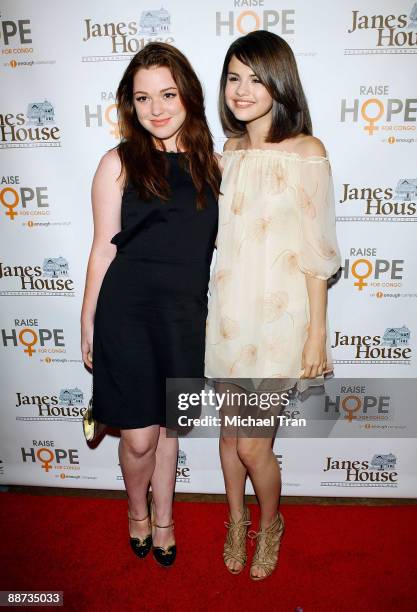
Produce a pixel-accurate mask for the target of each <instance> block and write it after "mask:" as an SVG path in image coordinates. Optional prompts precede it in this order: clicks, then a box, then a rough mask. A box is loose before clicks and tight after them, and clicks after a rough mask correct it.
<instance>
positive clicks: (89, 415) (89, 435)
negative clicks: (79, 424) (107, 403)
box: [83, 385, 106, 442]
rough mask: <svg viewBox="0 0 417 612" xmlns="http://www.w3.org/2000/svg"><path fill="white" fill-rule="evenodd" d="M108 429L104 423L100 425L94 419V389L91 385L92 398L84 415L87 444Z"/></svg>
mask: <svg viewBox="0 0 417 612" xmlns="http://www.w3.org/2000/svg"><path fill="white" fill-rule="evenodd" d="M105 429H106V426H105V425H104V424H103V423H99V422H98V421H96V420H95V419H94V418H93V389H92V385H91V397H90V401H89V402H88V406H87V409H86V411H85V412H84V414H83V431H84V437H85V439H86V441H87V442H94V441H95V440H97V438H98V437H99V436H100V434H101V433H103V431H104V430H105Z"/></svg>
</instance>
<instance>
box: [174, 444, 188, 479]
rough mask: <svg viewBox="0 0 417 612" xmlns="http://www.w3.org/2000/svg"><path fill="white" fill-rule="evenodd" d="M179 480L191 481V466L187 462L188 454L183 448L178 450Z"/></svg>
mask: <svg viewBox="0 0 417 612" xmlns="http://www.w3.org/2000/svg"><path fill="white" fill-rule="evenodd" d="M176 480H177V482H190V481H191V468H190V467H189V466H188V463H187V455H186V454H185V452H184V451H183V450H181V449H180V450H179V451H178V462H177V478H176Z"/></svg>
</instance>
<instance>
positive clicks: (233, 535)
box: [223, 506, 252, 574]
mask: <svg viewBox="0 0 417 612" xmlns="http://www.w3.org/2000/svg"><path fill="white" fill-rule="evenodd" d="M251 524H252V523H251V521H250V514H249V508H247V507H246V506H245V508H244V510H243V513H242V516H241V517H240V519H239V520H238V521H234V520H233V519H232V518H230V520H229V522H225V523H224V526H225V527H227V529H228V531H227V536H226V541H225V543H224V549H223V559H224V562H225V564H226V567H227V569H228V570H229V572H230V573H231V574H240V572H241V571H242V570H243V568H244V567H245V565H246V559H247V558H248V555H247V553H246V533H247V528H248V526H249V525H251ZM232 559H233V560H235V561H237V562H238V563H240V564H241V565H242V569H240V570H232V569H230V568H229V566H228V565H227V562H228V561H231V560H232Z"/></svg>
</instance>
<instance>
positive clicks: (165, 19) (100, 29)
mask: <svg viewBox="0 0 417 612" xmlns="http://www.w3.org/2000/svg"><path fill="white" fill-rule="evenodd" d="M171 33H172V19H171V13H169V11H167V10H166V9H165V8H163V7H161V8H160V9H157V10H154V9H147V10H144V11H142V13H141V14H140V17H139V19H136V18H135V19H132V20H131V21H129V22H125V21H119V22H113V21H112V22H104V23H103V22H101V23H100V22H97V21H94V20H93V19H84V21H83V35H82V41H83V43H85V44H86V45H88V46H89V49H94V52H95V53H94V55H85V56H83V57H82V61H83V62H100V61H108V60H109V59H113V60H114V59H121V60H123V59H129V57H130V55H132V54H134V53H137V52H138V51H140V50H141V49H143V47H144V46H145V45H146V44H147V43H149V42H165V43H169V44H173V43H174V38H173V37H172V36H171ZM99 41H100V43H101V44H100V43H99Z"/></svg>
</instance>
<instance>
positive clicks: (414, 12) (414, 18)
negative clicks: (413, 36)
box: [408, 2, 417, 30]
mask: <svg viewBox="0 0 417 612" xmlns="http://www.w3.org/2000/svg"><path fill="white" fill-rule="evenodd" d="M415 28H417V2H415V3H414V5H413V8H412V9H411V11H410V17H409V22H408V29H409V30H413V29H415Z"/></svg>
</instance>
